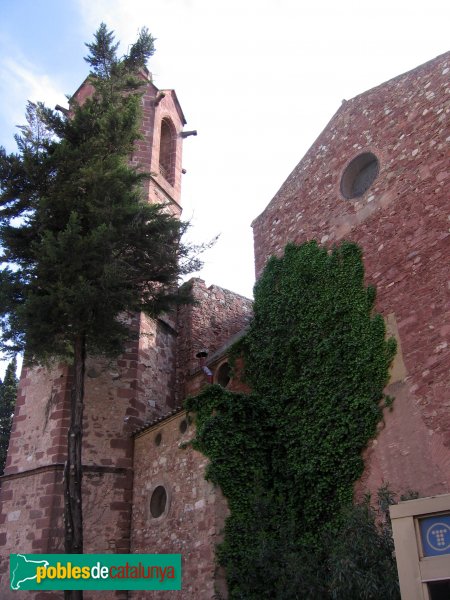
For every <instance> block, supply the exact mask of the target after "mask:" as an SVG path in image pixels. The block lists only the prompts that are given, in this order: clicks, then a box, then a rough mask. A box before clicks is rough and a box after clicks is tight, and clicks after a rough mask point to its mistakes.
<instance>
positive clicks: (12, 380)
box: [0, 357, 18, 475]
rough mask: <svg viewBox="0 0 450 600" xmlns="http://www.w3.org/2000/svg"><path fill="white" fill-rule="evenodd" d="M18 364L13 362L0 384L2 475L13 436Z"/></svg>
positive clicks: (0, 456) (0, 455)
mask: <svg viewBox="0 0 450 600" xmlns="http://www.w3.org/2000/svg"><path fill="white" fill-rule="evenodd" d="M16 370H17V362H16V358H15V357H14V358H13V360H12V361H11V362H10V363H9V365H8V366H7V367H6V372H5V378H4V380H3V383H1V382H0V475H3V472H4V470H5V463H6V455H7V452H8V446H9V436H10V434H11V425H12V418H13V413H14V405H15V403H16V395H17V384H18V381H17V376H16Z"/></svg>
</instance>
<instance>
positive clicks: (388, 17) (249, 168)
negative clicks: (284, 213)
mask: <svg viewBox="0 0 450 600" xmlns="http://www.w3.org/2000/svg"><path fill="white" fill-rule="evenodd" d="M0 10H1V19H0V145H3V146H5V147H6V148H7V149H8V150H9V151H13V150H15V143H14V140H13V135H14V133H15V130H14V127H15V125H17V124H21V123H23V122H24V118H23V115H24V110H25V104H26V101H27V99H31V100H43V101H45V102H46V103H47V104H48V105H49V106H54V105H55V103H57V102H58V103H60V104H64V102H65V95H66V94H70V93H72V92H73V91H75V90H76V88H77V87H78V85H79V84H80V83H81V81H82V80H83V79H84V77H85V76H86V75H87V72H88V69H87V64H86V63H85V62H84V60H83V56H85V55H86V51H87V49H86V48H85V46H84V42H90V41H91V40H92V36H93V33H94V31H95V30H96V29H97V28H98V26H99V24H100V22H102V21H104V22H105V23H106V24H107V25H108V27H109V28H110V29H113V30H114V31H115V33H116V39H117V40H121V41H122V48H123V50H124V51H125V50H126V48H127V46H128V44H130V43H131V42H133V41H134V40H135V39H136V35H137V32H138V30H139V29H140V28H141V27H142V26H147V27H148V28H149V30H150V32H151V33H152V34H153V35H154V36H155V37H156V38H157V42H156V48H157V52H156V54H155V56H154V57H153V58H152V59H151V61H150V63H149V69H150V71H152V73H153V76H154V82H155V84H156V85H157V86H158V87H159V88H175V89H176V91H177V95H178V98H179V100H180V103H181V106H182V107H183V111H184V113H185V115H186V118H187V121H188V124H187V129H197V130H198V137H190V138H187V139H186V140H185V142H184V156H183V166H184V168H185V169H186V170H187V173H186V175H184V178H183V188H182V204H183V206H184V218H185V219H189V220H191V221H192V229H191V237H193V238H194V239H195V240H196V241H206V240H209V239H211V238H212V237H213V236H215V235H216V234H218V233H220V234H221V237H220V240H219V242H218V243H217V244H216V246H215V248H214V249H213V250H211V251H209V252H208V253H207V255H205V267H204V270H203V271H202V273H201V274H200V276H202V277H203V278H204V279H205V280H206V282H207V284H211V283H216V284H218V285H221V286H223V287H226V288H229V289H232V290H234V291H236V292H239V293H241V294H243V295H247V296H251V294H252V286H253V283H254V273H253V241H252V231H251V228H250V223H251V221H252V220H253V219H254V218H255V217H256V216H257V215H258V214H259V213H260V212H261V211H262V210H263V209H264V208H265V206H266V205H267V204H268V202H269V201H270V200H271V198H272V197H273V195H274V194H275V193H276V191H277V190H278V189H279V187H280V186H281V184H282V183H283V181H284V180H285V179H286V177H287V176H288V175H289V173H290V172H291V170H292V169H293V168H294V167H295V165H296V164H297V163H298V162H299V161H300V159H301V158H302V156H303V155H304V154H305V152H306V151H307V149H308V148H309V147H310V146H311V144H312V143H313V142H314V140H315V138H316V137H317V136H318V135H319V133H320V132H321V130H322V129H323V128H324V127H325V125H326V124H327V122H328V121H329V119H330V118H331V117H332V115H333V114H334V112H335V111H336V110H337V109H338V107H339V106H340V104H341V101H342V99H343V98H346V99H348V98H351V97H353V96H355V95H357V94H359V93H361V92H363V91H365V90H367V89H369V88H371V87H374V86H375V85H378V84H379V83H382V82H383V81H386V80H387V79H390V78H391V77H394V76H396V75H398V74H400V73H403V72H405V71H408V70H410V69H412V68H414V67H415V66H417V65H419V64H421V63H423V62H426V61H427V60H430V59H432V58H434V57H435V56H437V55H439V54H442V53H443V52H446V51H447V50H449V46H450V44H449V22H450V2H449V1H448V0H428V1H427V2H424V1H423V0H422V1H421V2H418V1H417V0H409V1H405V0H378V1H377V2H370V3H365V2H361V0H341V1H340V2H336V1H333V0H316V1H315V2H313V1H312V0H311V1H310V2H306V1H303V2H302V1H301V0H226V1H225V0H64V1H61V0H39V1H37V0H0Z"/></svg>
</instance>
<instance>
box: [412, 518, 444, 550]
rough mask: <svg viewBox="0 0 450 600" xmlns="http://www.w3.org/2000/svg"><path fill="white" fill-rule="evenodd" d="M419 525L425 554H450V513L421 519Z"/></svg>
mask: <svg viewBox="0 0 450 600" xmlns="http://www.w3.org/2000/svg"><path fill="white" fill-rule="evenodd" d="M419 525H420V536H421V538H422V548H423V554H424V556H440V555H441V554H450V515H436V516H434V517H427V518H425V519H420V521H419Z"/></svg>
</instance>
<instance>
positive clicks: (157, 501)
mask: <svg viewBox="0 0 450 600" xmlns="http://www.w3.org/2000/svg"><path fill="white" fill-rule="evenodd" d="M166 504H167V492H166V489H165V487H164V486H162V485H158V487H156V488H155V489H154V491H153V494H152V497H151V499H150V514H151V515H152V517H153V518H154V519H157V518H158V517H160V516H161V515H162V514H163V512H164V511H165V510H166Z"/></svg>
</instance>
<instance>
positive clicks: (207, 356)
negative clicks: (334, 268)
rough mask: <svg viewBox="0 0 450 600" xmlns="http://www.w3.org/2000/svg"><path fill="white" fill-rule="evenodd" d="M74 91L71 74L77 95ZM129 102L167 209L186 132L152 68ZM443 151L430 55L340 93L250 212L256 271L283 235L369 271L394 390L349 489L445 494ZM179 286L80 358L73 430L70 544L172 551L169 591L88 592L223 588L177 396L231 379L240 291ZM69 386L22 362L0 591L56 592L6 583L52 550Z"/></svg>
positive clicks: (447, 401)
mask: <svg viewBox="0 0 450 600" xmlns="http://www.w3.org/2000/svg"><path fill="white" fill-rule="evenodd" d="M89 93H90V90H89V86H88V85H87V84H83V85H82V86H81V87H80V89H79V90H78V91H77V92H76V94H75V97H76V98H77V99H79V100H82V98H83V97H85V96H86V95H88V94H89ZM143 115H144V116H143V123H142V134H143V139H142V140H140V141H139V142H138V144H137V145H136V148H135V152H134V155H133V157H132V161H135V162H136V164H143V165H145V168H146V170H148V171H150V172H151V173H152V175H151V177H150V179H149V181H148V184H147V189H146V194H147V196H148V200H149V202H158V203H164V204H166V205H167V207H168V210H170V211H171V212H172V213H173V214H174V215H177V216H178V215H180V214H181V206H182V203H181V179H182V142H183V139H184V138H186V137H187V136H188V135H189V134H191V133H193V132H189V131H184V126H185V125H186V120H185V117H184V114H183V111H182V109H181V107H180V104H179V102H178V98H177V95H176V93H175V91H174V90H159V89H157V88H156V86H155V85H154V83H153V82H152V80H151V78H150V77H148V79H147V81H146V84H145V94H144V96H143ZM449 148H450V53H446V54H444V55H442V56H439V57H437V58H435V59H434V60H431V61H430V62H428V63H426V64H424V65H421V66H419V67H417V68H416V69H414V70H412V71H410V72H408V73H405V74H403V75H399V76H398V77H396V78H394V79H392V80H390V81H388V82H386V83H383V84H381V85H379V86H378V87H375V88H373V89H371V90H368V91H366V92H364V93H362V94H360V95H358V96H356V97H355V98H353V99H351V100H348V101H343V103H342V105H341V106H340V107H339V108H338V110H337V112H336V113H335V115H334V116H333V117H332V118H331V120H330V122H329V123H328V125H326V127H325V129H324V130H323V131H322V133H321V134H320V135H319V137H318V138H317V140H316V141H315V142H314V143H313V145H312V146H311V148H310V149H309V151H308V152H307V153H306V155H305V156H304V157H303V158H302V159H301V161H300V162H299V164H298V165H297V167H296V168H295V169H294V170H293V171H292V173H291V174H290V175H289V177H288V178H287V179H286V181H285V182H284V183H283V185H282V186H281V188H280V190H279V191H278V192H277V194H276V195H275V197H274V198H273V199H272V201H271V202H270V203H269V204H268V206H267V207H266V209H265V210H264V211H263V212H262V213H261V214H260V215H259V216H257V217H256V218H255V220H254V221H253V223H252V227H253V233H254V247H255V269H256V276H257V277H258V276H259V275H260V274H261V272H262V270H263V268H264V265H265V263H266V262H267V260H268V258H269V257H270V256H271V255H278V256H279V255H281V254H282V252H283V249H284V247H285V245H286V243H287V242H295V243H298V244H301V243H303V242H305V241H308V240H313V239H315V240H317V241H318V242H319V243H320V244H322V245H324V246H327V247H329V246H332V245H333V244H335V243H338V242H339V241H341V240H344V239H345V240H350V241H354V242H357V243H358V244H359V245H360V246H361V248H362V249H363V255H364V264H365V269H366V279H367V283H370V284H374V285H375V286H376V288H377V310H378V312H380V313H381V314H382V315H383V316H384V318H385V321H386V324H387V328H388V331H389V333H390V335H393V336H395V338H396V339H397V344H398V351H397V355H396V357H395V360H394V364H393V365H392V368H391V379H390V383H389V385H388V388H387V390H386V392H387V393H388V394H390V395H392V396H394V397H395V402H394V404H393V407H392V410H385V412H384V415H383V420H382V421H381V422H380V425H379V430H378V433H377V436H376V438H375V439H373V440H372V441H371V442H370V443H369V446H368V447H367V448H366V450H365V451H364V455H363V457H364V463H365V470H364V473H363V476H362V478H361V479H360V480H359V482H358V483H357V485H356V488H355V497H356V498H360V497H362V496H363V495H364V493H365V492H366V491H372V492H375V491H376V490H377V489H378V488H379V487H380V486H381V485H382V484H383V483H386V482H389V484H390V486H391V488H392V489H393V490H394V491H396V492H404V491H406V490H416V491H417V492H418V493H419V495H420V497H422V498H423V497H432V496H437V495H439V496H440V495H445V494H450V382H449V371H450V268H449V267H450V262H449V257H450V198H449V196H450V194H449V183H450V160H449V159H450V151H449ZM191 286H192V294H193V296H194V298H195V299H196V300H197V302H196V303H195V304H192V305H189V306H183V307H181V308H179V309H178V311H174V312H173V313H170V314H166V315H164V316H162V317H161V318H159V319H157V320H153V319H150V318H149V317H146V316H145V315H143V314H140V315H134V316H133V317H130V322H129V326H130V327H131V328H132V329H133V330H134V331H135V332H136V333H137V334H138V335H136V340H135V341H133V342H130V343H129V344H128V345H127V347H126V349H125V352H124V353H123V355H121V356H120V358H118V359H117V360H114V361H111V360H107V359H99V358H95V357H90V358H89V359H88V363H87V368H86V392H85V393H86V397H85V413H84V438H83V473H84V475H83V487H84V498H83V503H84V504H83V510H84V519H85V523H84V536H85V552H86V553H130V552H131V553H177V554H181V555H182V565H183V585H182V590H181V591H179V592H124V591H122V592H85V596H84V597H85V598H86V599H89V600H90V599H91V598H92V599H94V598H105V599H109V598H120V599H125V598H129V599H133V600H138V599H139V600H140V599H144V598H145V599H146V598H149V599H150V598H158V599H165V598H167V599H169V598H170V599H177V598H179V599H183V600H212V599H213V598H215V597H217V594H218V593H219V594H220V595H221V596H222V597H226V585H225V575H224V573H223V572H222V571H221V570H220V569H219V568H218V567H217V565H216V562H215V547H216V545H217V543H218V542H220V540H221V534H222V530H223V525H224V521H225V518H226V515H227V506H226V501H225V499H224V498H223V496H222V494H221V492H220V490H219V489H217V488H215V487H214V486H213V485H212V484H210V483H209V482H207V481H206V480H205V479H204V471H205V466H206V463H207V459H206V458H205V457H204V456H202V455H201V454H199V453H198V452H196V451H194V450H193V449H192V448H191V447H190V446H189V444H187V442H188V441H189V440H190V439H191V438H192V437H193V435H194V424H193V423H191V422H190V420H189V419H188V418H187V416H186V413H185V411H184V409H183V400H184V399H185V398H186V397H187V396H188V395H192V394H196V393H197V392H198V391H199V390H201V389H202V388H203V387H204V386H206V385H208V384H209V383H210V382H212V381H213V382H215V383H219V384H220V385H222V386H224V387H226V388H227V389H229V390H231V391H234V390H235V391H243V390H244V391H245V387H244V385H243V384H242V383H241V382H240V381H239V378H238V377H236V376H235V377H231V373H230V368H229V365H228V361H227V352H228V349H229V348H230V346H231V345H232V344H233V342H234V341H236V339H238V337H239V336H240V335H242V333H243V332H244V331H245V328H246V327H247V325H248V323H249V322H250V320H251V317H252V302H251V300H249V299H247V298H244V297H242V296H240V295H238V294H235V293H233V292H231V291H229V290H226V289H223V288H220V287H218V286H215V285H211V286H209V287H207V286H206V284H205V282H204V281H202V280H201V279H198V278H197V279H192V280H191ZM70 385H71V373H70V369H68V368H67V367H55V368H54V369H53V370H52V371H51V372H49V371H48V370H46V369H44V368H43V367H39V368H24V369H23V371H22V375H21V378H20V384H19V393H18V399H17V404H16V413H15V416H14V423H13V429H12V434H11V440H10V446H9V451H8V460H7V465H6V469H5V474H4V476H3V477H1V478H0V485H1V488H0V501H1V506H0V549H1V563H0V577H1V584H0V585H1V593H0V596H1V598H2V599H3V598H4V599H5V600H9V599H11V600H22V599H23V600H25V599H26V600H28V599H32V598H34V600H41V599H42V600H45V599H47V598H48V599H49V600H50V599H57V598H61V597H62V593H61V592H24V591H22V592H21V591H10V590H9V554H10V553H18V552H21V553H37V554H38V553H41V554H44V553H63V552H64V535H63V493H62V477H63V467H64V461H65V453H66V436H67V428H68V422H69V393H70ZM449 498H450V497H449ZM445 510H447V512H448V513H449V514H450V504H448V506H447V508H446V509H445ZM448 577H449V578H450V571H449V573H448ZM411 598H412V597H411ZM417 598H419V596H417ZM423 598H425V596H423ZM429 598H432V596H430V597H429ZM408 600H410V599H409V598H408Z"/></svg>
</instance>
